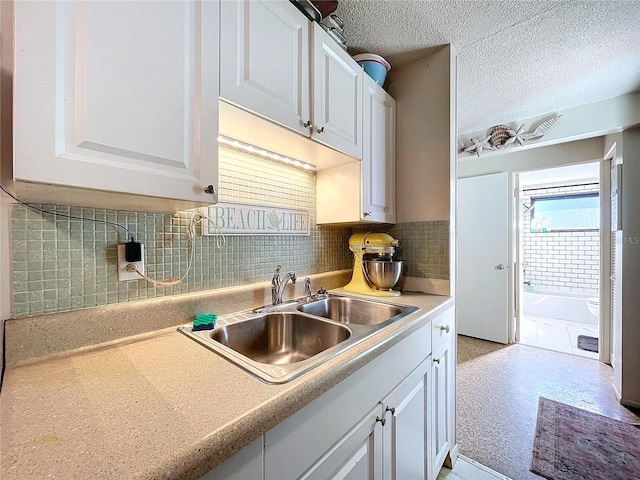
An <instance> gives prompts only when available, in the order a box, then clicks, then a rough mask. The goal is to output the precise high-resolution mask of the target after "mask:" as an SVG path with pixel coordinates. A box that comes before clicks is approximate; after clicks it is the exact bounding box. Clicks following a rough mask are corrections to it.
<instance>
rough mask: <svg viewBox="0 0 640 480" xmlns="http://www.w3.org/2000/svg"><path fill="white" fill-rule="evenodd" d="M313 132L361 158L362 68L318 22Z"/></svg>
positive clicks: (314, 50)
mask: <svg viewBox="0 0 640 480" xmlns="http://www.w3.org/2000/svg"><path fill="white" fill-rule="evenodd" d="M313 65H314V69H313V132H312V133H311V136H312V137H313V138H314V139H316V140H317V141H318V142H320V143H324V144H325V145H328V146H330V147H333V148H335V149H336V150H339V151H341V152H344V153H346V154H347V155H351V156H352V157H355V158H358V159H360V158H362V125H361V122H362V77H363V75H364V70H363V69H362V68H361V67H360V65H358V64H357V63H356V62H355V60H354V59H353V58H351V56H350V55H349V54H348V53H347V52H345V51H344V50H342V49H341V48H340V47H339V46H338V44H337V43H336V42H335V41H334V40H332V39H331V37H329V34H328V33H327V32H325V31H324V30H323V29H322V27H321V26H320V25H318V24H317V23H314V24H313Z"/></svg>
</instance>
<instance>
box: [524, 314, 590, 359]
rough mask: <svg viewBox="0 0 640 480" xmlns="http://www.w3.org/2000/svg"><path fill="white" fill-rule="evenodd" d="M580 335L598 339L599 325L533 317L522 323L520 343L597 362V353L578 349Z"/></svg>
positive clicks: (527, 317)
mask: <svg viewBox="0 0 640 480" xmlns="http://www.w3.org/2000/svg"><path fill="white" fill-rule="evenodd" d="M578 335H588V336H591V337H597V336H598V325H592V324H590V323H582V322H570V321H568V320H560V319H558V318H547V317H534V316H532V315H525V316H524V318H522V320H521V321H520V343H522V344H524V345H530V346H532V347H538V348H546V349H547V350H554V351H556V352H562V353H570V354H572V355H578V356H580V357H585V358H593V359H596V360H597V359H598V354H597V353H596V352H588V351H586V350H581V349H579V348H578Z"/></svg>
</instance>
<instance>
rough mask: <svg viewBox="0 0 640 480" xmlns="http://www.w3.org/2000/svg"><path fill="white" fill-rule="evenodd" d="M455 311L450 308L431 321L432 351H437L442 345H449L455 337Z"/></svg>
mask: <svg viewBox="0 0 640 480" xmlns="http://www.w3.org/2000/svg"><path fill="white" fill-rule="evenodd" d="M454 312H455V310H454V309H453V308H450V309H449V310H447V311H446V312H444V313H443V314H442V315H439V316H438V317H436V318H434V319H433V320H432V321H431V327H432V328H431V332H432V340H431V341H432V343H431V347H432V348H431V350H432V351H434V352H435V351H437V350H438V349H439V348H440V347H441V346H442V345H445V344H447V343H449V342H450V341H451V340H452V338H453V336H454V335H455V331H456V329H455V313H454Z"/></svg>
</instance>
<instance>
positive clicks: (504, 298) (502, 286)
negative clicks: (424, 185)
mask: <svg viewBox="0 0 640 480" xmlns="http://www.w3.org/2000/svg"><path fill="white" fill-rule="evenodd" d="M510 205H511V196H510V195H509V179H508V174H507V173H496V174H493V175H484V176H479V177H469V178H463V179H459V180H458V207H457V216H458V218H457V229H458V247H457V249H458V259H457V264H458V274H457V278H458V292H457V299H456V300H457V304H458V321H457V328H458V333H459V334H460V335H467V336H470V337H477V338H482V339H484V340H490V341H493V342H499V343H508V341H509V316H510V312H509V257H510V256H509V234H510V228H509V208H510Z"/></svg>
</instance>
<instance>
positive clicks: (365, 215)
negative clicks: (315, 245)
mask: <svg viewBox="0 0 640 480" xmlns="http://www.w3.org/2000/svg"><path fill="white" fill-rule="evenodd" d="M363 84H364V88H363V95H362V99H363V100H362V103H363V115H362V123H363V142H362V143H363V152H362V161H361V162H357V163H350V164H346V165H339V166H336V167H333V168H329V169H326V170H321V171H319V172H318V174H317V180H316V190H317V221H318V223H395V222H396V101H395V100H394V99H393V98H392V97H391V96H390V95H389V94H388V93H387V92H385V91H384V90H383V89H382V88H381V87H380V86H379V85H378V84H377V83H375V82H374V81H373V80H372V79H371V78H370V77H369V76H368V75H364V80H363Z"/></svg>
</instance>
